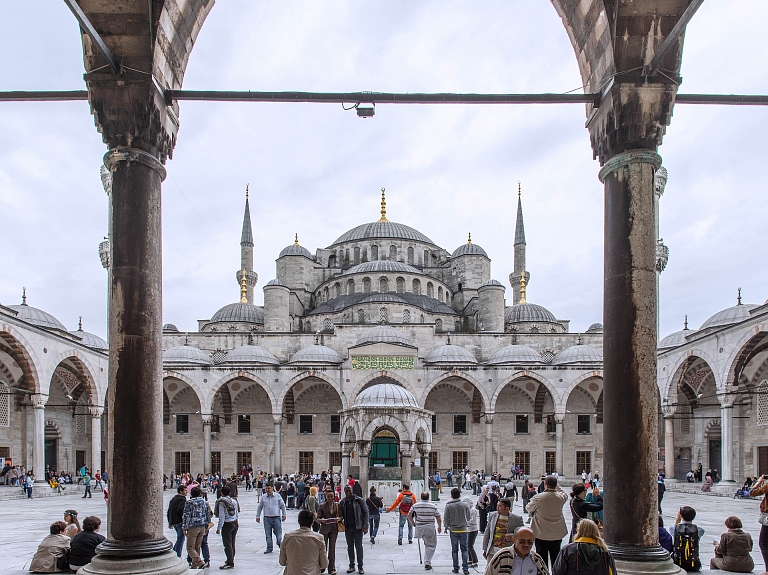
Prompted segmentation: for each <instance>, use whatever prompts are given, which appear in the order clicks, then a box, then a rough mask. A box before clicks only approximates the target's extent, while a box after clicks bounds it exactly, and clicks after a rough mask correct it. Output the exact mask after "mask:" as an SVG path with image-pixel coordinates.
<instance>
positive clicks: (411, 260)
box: [408, 248, 413, 266]
mask: <svg viewBox="0 0 768 575" xmlns="http://www.w3.org/2000/svg"><path fill="white" fill-rule="evenodd" d="M408 265H410V266H412V265H413V248H408Z"/></svg>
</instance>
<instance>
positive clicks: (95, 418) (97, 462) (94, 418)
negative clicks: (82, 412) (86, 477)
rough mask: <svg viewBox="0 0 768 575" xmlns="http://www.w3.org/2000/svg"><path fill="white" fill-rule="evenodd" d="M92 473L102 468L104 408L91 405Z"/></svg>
mask: <svg viewBox="0 0 768 575" xmlns="http://www.w3.org/2000/svg"><path fill="white" fill-rule="evenodd" d="M90 414H91V475H93V474H94V473H96V471H97V470H101V471H102V472H103V471H104V470H103V469H101V416H102V415H103V414H104V409H103V408H100V407H91V408H90Z"/></svg>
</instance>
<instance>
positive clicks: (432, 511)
mask: <svg viewBox="0 0 768 575" xmlns="http://www.w3.org/2000/svg"><path fill="white" fill-rule="evenodd" d="M411 513H412V514H413V521H414V523H416V527H424V526H427V525H434V524H435V517H439V516H440V512H439V511H438V510H437V505H435V504H434V503H430V502H429V501H419V502H418V503H414V504H413V505H412V506H411Z"/></svg>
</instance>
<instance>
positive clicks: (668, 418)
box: [662, 406, 675, 480]
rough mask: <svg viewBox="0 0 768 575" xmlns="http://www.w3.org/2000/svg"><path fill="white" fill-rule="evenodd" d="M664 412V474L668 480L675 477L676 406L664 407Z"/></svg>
mask: <svg viewBox="0 0 768 575" xmlns="http://www.w3.org/2000/svg"><path fill="white" fill-rule="evenodd" d="M662 413H663V414H664V474H665V475H666V479H667V480H674V479H675V419H674V415H675V408H674V407H666V406H665V407H663V408H662Z"/></svg>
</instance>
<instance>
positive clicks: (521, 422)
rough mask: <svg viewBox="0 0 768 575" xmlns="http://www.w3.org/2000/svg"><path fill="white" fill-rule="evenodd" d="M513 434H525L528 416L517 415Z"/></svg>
mask: <svg viewBox="0 0 768 575" xmlns="http://www.w3.org/2000/svg"><path fill="white" fill-rule="evenodd" d="M515 433H516V434H526V433H529V431H528V414H522V415H520V414H518V415H516V416H515Z"/></svg>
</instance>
